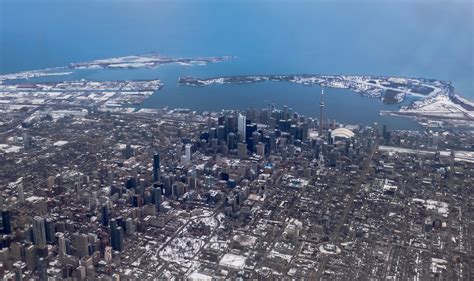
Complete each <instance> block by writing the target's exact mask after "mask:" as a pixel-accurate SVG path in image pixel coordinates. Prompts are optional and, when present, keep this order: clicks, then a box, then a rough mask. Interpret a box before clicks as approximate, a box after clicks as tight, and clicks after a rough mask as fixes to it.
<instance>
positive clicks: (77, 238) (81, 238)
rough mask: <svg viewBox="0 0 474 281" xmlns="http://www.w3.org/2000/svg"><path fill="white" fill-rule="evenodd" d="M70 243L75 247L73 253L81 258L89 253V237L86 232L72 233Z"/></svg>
mask: <svg viewBox="0 0 474 281" xmlns="http://www.w3.org/2000/svg"><path fill="white" fill-rule="evenodd" d="M72 237H73V240H72V245H73V246H74V248H75V249H76V252H75V255H76V256H77V257H78V258H82V257H85V256H88V255H89V237H88V236H87V234H79V233H74V234H73V235H72Z"/></svg>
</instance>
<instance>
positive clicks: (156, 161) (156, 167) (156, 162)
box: [153, 153, 160, 182]
mask: <svg viewBox="0 0 474 281" xmlns="http://www.w3.org/2000/svg"><path fill="white" fill-rule="evenodd" d="M159 178H160V154H159V153H155V155H153V182H157V181H158V180H159Z"/></svg>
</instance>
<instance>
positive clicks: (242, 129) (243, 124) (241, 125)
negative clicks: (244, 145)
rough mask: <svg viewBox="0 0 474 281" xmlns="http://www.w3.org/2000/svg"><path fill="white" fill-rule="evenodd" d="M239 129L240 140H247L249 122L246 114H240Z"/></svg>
mask: <svg viewBox="0 0 474 281" xmlns="http://www.w3.org/2000/svg"><path fill="white" fill-rule="evenodd" d="M237 123H238V124H237V129H238V132H239V134H240V141H245V140H246V137H245V136H246V129H247V128H246V126H247V122H246V117H245V115H242V114H239V119H238V121H237Z"/></svg>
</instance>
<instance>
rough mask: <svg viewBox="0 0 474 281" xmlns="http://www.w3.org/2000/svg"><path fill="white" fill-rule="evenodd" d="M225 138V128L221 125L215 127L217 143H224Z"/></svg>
mask: <svg viewBox="0 0 474 281" xmlns="http://www.w3.org/2000/svg"><path fill="white" fill-rule="evenodd" d="M225 136H226V134H225V127H224V126H222V125H221V126H219V127H217V139H218V140H219V141H225Z"/></svg>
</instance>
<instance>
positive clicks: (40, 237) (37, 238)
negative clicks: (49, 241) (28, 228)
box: [33, 216, 46, 246]
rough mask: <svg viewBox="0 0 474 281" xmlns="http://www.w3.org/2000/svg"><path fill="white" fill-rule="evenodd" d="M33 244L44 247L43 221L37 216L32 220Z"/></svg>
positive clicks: (44, 230)
mask: <svg viewBox="0 0 474 281" xmlns="http://www.w3.org/2000/svg"><path fill="white" fill-rule="evenodd" d="M33 242H34V243H35V245H41V246H44V245H46V226H45V219H44V218H42V217H39V216H36V217H34V218H33Z"/></svg>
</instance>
